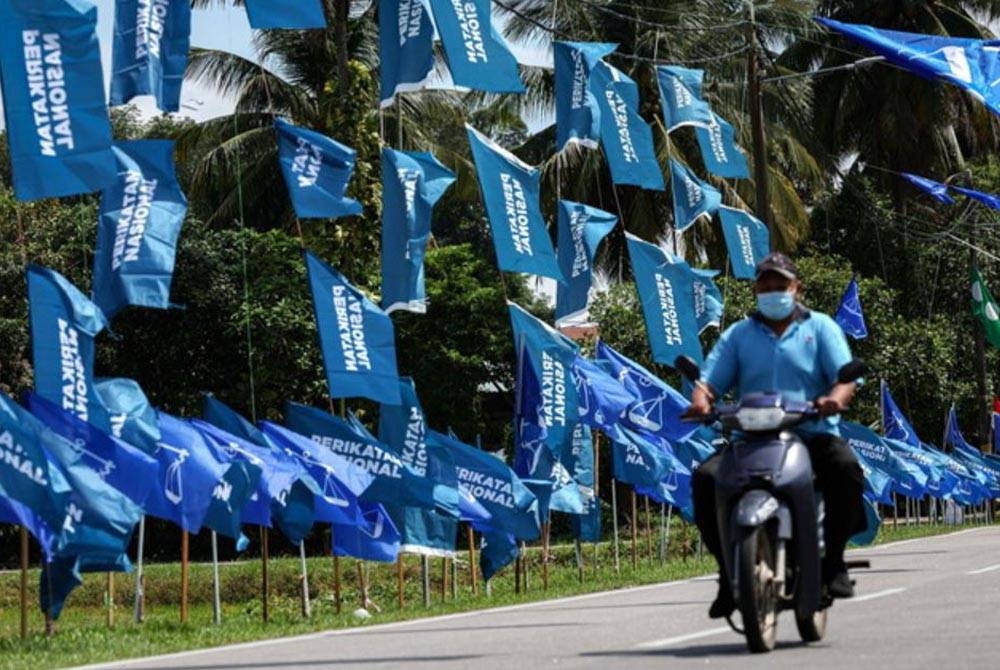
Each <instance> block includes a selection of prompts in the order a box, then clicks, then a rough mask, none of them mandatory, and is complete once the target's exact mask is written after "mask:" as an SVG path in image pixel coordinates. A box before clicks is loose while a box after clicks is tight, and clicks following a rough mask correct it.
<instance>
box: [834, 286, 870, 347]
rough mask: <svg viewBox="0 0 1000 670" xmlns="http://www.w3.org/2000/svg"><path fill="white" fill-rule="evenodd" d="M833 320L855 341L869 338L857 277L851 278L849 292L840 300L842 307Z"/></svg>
mask: <svg viewBox="0 0 1000 670" xmlns="http://www.w3.org/2000/svg"><path fill="white" fill-rule="evenodd" d="M833 320H834V321H836V322H837V325H839V326H840V327H841V329H842V330H843V331H844V332H845V333H847V334H848V335H850V336H851V337H853V338H854V339H855V340H863V339H865V338H866V337H868V327H867V326H866V325H865V315H864V313H863V312H862V311H861V296H860V295H859V293H858V279H857V277H851V282H850V283H849V284H848V285H847V290H846V291H844V295H843V296H842V297H841V298H840V306H839V307H838V308H837V312H836V313H835V314H834V315H833Z"/></svg>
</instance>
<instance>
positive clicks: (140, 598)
mask: <svg viewBox="0 0 1000 670" xmlns="http://www.w3.org/2000/svg"><path fill="white" fill-rule="evenodd" d="M145 549H146V515H145V514H143V515H142V517H140V518H139V547H138V549H137V550H136V558H135V604H134V607H135V612H134V617H135V622H136V623H142V619H143V614H144V612H143V609H144V607H145V602H144V600H145V594H144V593H143V586H144V585H143V581H142V580H143V579H144V577H143V574H142V561H143V554H144V553H145Z"/></svg>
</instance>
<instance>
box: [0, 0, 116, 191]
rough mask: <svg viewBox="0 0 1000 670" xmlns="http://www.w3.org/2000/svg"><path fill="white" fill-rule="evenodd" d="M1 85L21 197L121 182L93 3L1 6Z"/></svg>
mask: <svg viewBox="0 0 1000 670" xmlns="http://www.w3.org/2000/svg"><path fill="white" fill-rule="evenodd" d="M0 26H3V33H2V35H0V84H2V87H3V102H4V105H3V107H4V116H5V117H6V119H7V140H8V142H9V143H10V157H11V163H12V164H13V172H14V193H15V194H16V196H17V199H18V200H38V199H40V198H58V197H62V196H67V195H75V194H78V193H89V192H91V191H98V190H100V189H102V188H104V187H105V186H107V185H108V184H110V183H111V182H113V181H114V179H115V172H116V170H115V159H114V155H113V154H112V153H111V122H110V121H109V119H108V107H107V103H106V102H105V97H104V72H103V71H102V69H101V51H100V48H99V47H98V43H97V32H96V29H97V8H96V7H95V6H94V4H93V3H92V2H89V0H7V1H6V2H2V3H0Z"/></svg>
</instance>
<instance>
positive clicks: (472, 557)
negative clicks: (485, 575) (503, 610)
mask: <svg viewBox="0 0 1000 670" xmlns="http://www.w3.org/2000/svg"><path fill="white" fill-rule="evenodd" d="M466 532H467V534H468V538H469V574H470V575H472V595H474V596H478V595H479V582H478V580H477V578H476V543H475V534H474V533H473V532H472V524H469V525H468V526H467V527H466Z"/></svg>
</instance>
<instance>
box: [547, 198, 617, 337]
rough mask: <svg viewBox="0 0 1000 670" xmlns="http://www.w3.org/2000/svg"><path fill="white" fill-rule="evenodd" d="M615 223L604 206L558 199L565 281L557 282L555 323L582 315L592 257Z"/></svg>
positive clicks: (587, 290)
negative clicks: (599, 206) (603, 208)
mask: <svg viewBox="0 0 1000 670" xmlns="http://www.w3.org/2000/svg"><path fill="white" fill-rule="evenodd" d="M616 223H618V217H616V216H615V215H613V214H609V213H608V212H605V211H604V210H601V209H597V208H596V207H591V206H589V205H583V204H581V203H578V202H571V201H569V200H560V201H559V242H558V245H557V255H558V258H559V269H560V270H561V271H562V275H563V278H564V279H565V280H566V283H565V284H559V283H557V284H556V325H557V326H560V325H562V324H563V323H567V324H568V323H574V322H579V321H580V320H582V319H585V318H586V316H587V305H588V302H589V296H590V285H591V277H592V269H593V265H594V257H595V256H596V255H597V247H598V246H599V245H600V244H601V240H603V239H604V238H605V236H607V234H608V233H610V232H611V230H612V229H613V228H614V227H615V224H616Z"/></svg>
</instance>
